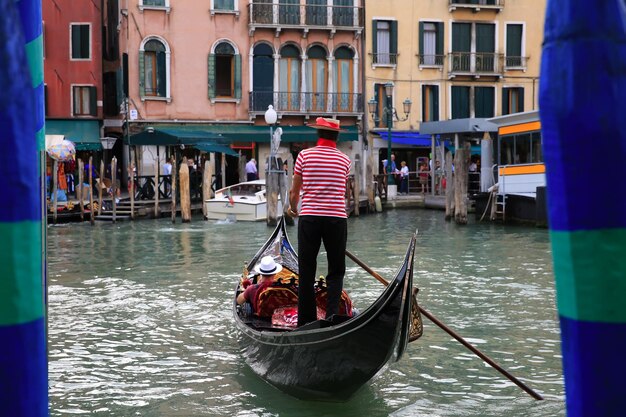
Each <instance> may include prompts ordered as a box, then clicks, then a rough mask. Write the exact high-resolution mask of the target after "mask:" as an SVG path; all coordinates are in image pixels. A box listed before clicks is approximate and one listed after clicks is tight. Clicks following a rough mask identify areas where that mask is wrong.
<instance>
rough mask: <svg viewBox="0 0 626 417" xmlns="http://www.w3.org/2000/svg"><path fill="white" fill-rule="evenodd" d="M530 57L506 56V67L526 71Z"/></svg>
mask: <svg viewBox="0 0 626 417" xmlns="http://www.w3.org/2000/svg"><path fill="white" fill-rule="evenodd" d="M527 62H528V57H527V56H505V57H504V69H505V70H507V71H510V70H521V71H526V68H527Z"/></svg>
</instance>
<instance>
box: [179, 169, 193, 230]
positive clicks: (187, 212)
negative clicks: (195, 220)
mask: <svg viewBox="0 0 626 417" xmlns="http://www.w3.org/2000/svg"><path fill="white" fill-rule="evenodd" d="M178 173H179V175H180V180H179V185H180V217H181V218H182V219H183V223H189V222H191V196H190V194H189V165H187V157H183V162H182V163H181V164H180V170H179V172H178Z"/></svg>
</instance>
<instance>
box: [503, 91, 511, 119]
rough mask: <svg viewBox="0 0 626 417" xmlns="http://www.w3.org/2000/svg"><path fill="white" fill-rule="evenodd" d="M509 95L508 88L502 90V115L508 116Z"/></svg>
mask: <svg viewBox="0 0 626 417" xmlns="http://www.w3.org/2000/svg"><path fill="white" fill-rule="evenodd" d="M510 94H511V89H510V88H503V89H502V115H503V116H504V115H507V114H509V111H510V110H509V95H510Z"/></svg>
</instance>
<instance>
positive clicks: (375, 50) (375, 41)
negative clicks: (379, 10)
mask: <svg viewBox="0 0 626 417" xmlns="http://www.w3.org/2000/svg"><path fill="white" fill-rule="evenodd" d="M377 25H378V20H372V54H374V63H376V54H377V53H378V26H377Z"/></svg>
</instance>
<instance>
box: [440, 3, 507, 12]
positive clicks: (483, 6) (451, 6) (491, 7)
mask: <svg viewBox="0 0 626 417" xmlns="http://www.w3.org/2000/svg"><path fill="white" fill-rule="evenodd" d="M503 8H504V0H448V10H449V11H451V12H452V11H454V10H456V9H471V10H472V11H473V12H474V13H478V12H480V11H485V10H488V11H495V12H499V11H500V10H502V9H503Z"/></svg>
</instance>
